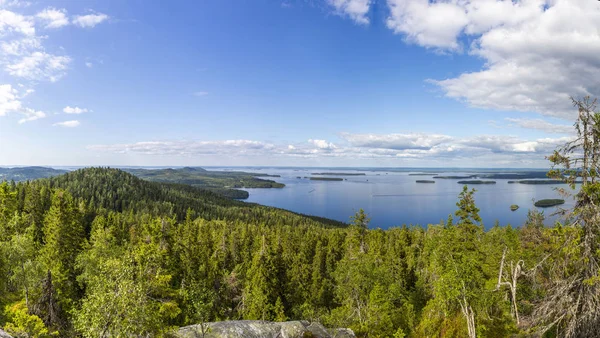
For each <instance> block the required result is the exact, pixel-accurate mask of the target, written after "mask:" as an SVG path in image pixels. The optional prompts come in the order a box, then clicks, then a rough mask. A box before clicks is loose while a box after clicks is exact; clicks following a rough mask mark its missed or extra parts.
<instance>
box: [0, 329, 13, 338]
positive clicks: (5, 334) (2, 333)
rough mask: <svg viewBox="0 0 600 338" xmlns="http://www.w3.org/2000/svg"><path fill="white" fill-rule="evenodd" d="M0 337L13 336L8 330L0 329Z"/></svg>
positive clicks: (7, 337) (9, 337) (8, 337)
mask: <svg viewBox="0 0 600 338" xmlns="http://www.w3.org/2000/svg"><path fill="white" fill-rule="evenodd" d="M0 338H12V336H11V335H9V334H8V333H6V331H4V330H2V329H0Z"/></svg>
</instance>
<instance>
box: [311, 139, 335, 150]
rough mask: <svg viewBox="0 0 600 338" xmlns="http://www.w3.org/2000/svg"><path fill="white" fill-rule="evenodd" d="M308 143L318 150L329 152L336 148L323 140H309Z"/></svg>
mask: <svg viewBox="0 0 600 338" xmlns="http://www.w3.org/2000/svg"><path fill="white" fill-rule="evenodd" d="M308 143H311V144H313V145H314V146H316V147H317V148H319V149H327V150H331V149H335V148H337V147H336V146H335V144H333V143H331V142H327V141H325V140H313V139H310V140H308Z"/></svg>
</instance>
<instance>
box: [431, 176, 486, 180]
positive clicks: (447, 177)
mask: <svg viewBox="0 0 600 338" xmlns="http://www.w3.org/2000/svg"><path fill="white" fill-rule="evenodd" d="M474 177H477V175H468V176H452V175H449V176H433V178H443V179H459V180H460V179H464V178H474Z"/></svg>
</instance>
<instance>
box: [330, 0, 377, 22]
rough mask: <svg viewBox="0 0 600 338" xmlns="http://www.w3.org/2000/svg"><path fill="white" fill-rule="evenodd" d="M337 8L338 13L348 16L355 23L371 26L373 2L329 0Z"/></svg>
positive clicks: (369, 0) (365, 0)
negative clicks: (370, 12) (370, 10)
mask: <svg viewBox="0 0 600 338" xmlns="http://www.w3.org/2000/svg"><path fill="white" fill-rule="evenodd" d="M327 1H328V2H329V4H330V5H331V6H333V7H334V8H335V11H336V13H338V14H340V15H343V16H348V17H350V18H351V19H352V20H354V22H356V23H358V24H362V25H367V24H369V17H368V16H367V14H368V13H369V8H370V7H371V3H372V0H327Z"/></svg>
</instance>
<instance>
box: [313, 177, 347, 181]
mask: <svg viewBox="0 0 600 338" xmlns="http://www.w3.org/2000/svg"><path fill="white" fill-rule="evenodd" d="M309 179H310V180H311V181H343V180H344V179H343V178H341V177H310V178H309Z"/></svg>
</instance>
